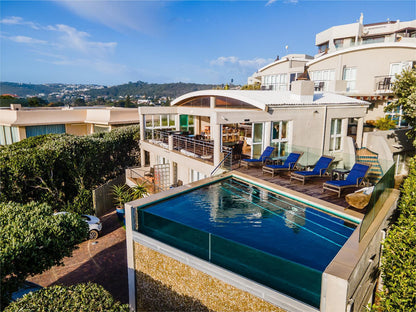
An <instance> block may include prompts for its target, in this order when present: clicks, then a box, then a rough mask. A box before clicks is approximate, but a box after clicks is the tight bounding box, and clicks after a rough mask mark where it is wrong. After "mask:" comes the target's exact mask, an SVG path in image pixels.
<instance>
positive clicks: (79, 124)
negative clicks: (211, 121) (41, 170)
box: [0, 104, 139, 145]
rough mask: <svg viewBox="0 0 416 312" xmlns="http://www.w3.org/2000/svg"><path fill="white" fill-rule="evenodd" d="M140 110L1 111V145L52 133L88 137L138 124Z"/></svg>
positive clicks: (13, 107) (14, 108) (16, 106)
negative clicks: (92, 134)
mask: <svg viewBox="0 0 416 312" xmlns="http://www.w3.org/2000/svg"><path fill="white" fill-rule="evenodd" d="M138 117H139V116H138V112H137V109H134V108H133V109H131V108H119V107H117V108H115V107H48V108H45V107H36V108H34V107H33V108H27V107H22V106H21V105H20V104H12V105H11V107H10V108H1V109H0V145H7V144H11V143H14V142H18V141H21V140H23V139H25V138H29V137H32V136H37V135H41V134H49V133H68V134H74V135H86V134H91V133H96V132H103V131H105V132H108V131H110V130H111V129H114V128H116V127H120V126H125V125H131V124H137V120H138Z"/></svg>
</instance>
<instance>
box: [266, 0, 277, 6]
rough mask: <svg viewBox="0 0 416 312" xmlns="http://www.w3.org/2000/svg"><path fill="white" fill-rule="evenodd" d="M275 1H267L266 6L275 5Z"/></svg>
mask: <svg viewBox="0 0 416 312" xmlns="http://www.w3.org/2000/svg"><path fill="white" fill-rule="evenodd" d="M276 1H277V0H269V1H267V3H266V6H269V5H271V4H273V3H275V2H276Z"/></svg>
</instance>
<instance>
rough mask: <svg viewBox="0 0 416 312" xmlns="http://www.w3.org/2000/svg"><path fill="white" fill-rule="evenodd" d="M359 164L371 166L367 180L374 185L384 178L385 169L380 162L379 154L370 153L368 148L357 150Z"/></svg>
mask: <svg viewBox="0 0 416 312" xmlns="http://www.w3.org/2000/svg"><path fill="white" fill-rule="evenodd" d="M357 162H362V163H366V164H369V165H371V168H370V170H369V172H368V174H367V178H368V180H369V181H370V182H371V183H372V184H376V183H377V182H378V181H379V180H380V179H381V178H382V177H383V174H384V173H383V168H382V167H381V165H380V162H379V160H378V154H377V153H374V152H373V151H370V150H369V149H368V148H367V147H362V148H360V149H358V150H357Z"/></svg>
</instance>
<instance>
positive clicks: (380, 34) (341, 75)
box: [248, 15, 416, 126]
mask: <svg viewBox="0 0 416 312" xmlns="http://www.w3.org/2000/svg"><path fill="white" fill-rule="evenodd" d="M363 20H364V17H363V15H361V17H360V19H359V21H358V22H356V23H352V24H347V25H339V26H334V27H331V28H329V29H326V30H324V31H322V32H320V33H318V34H317V35H316V39H315V45H316V46H317V48H318V53H317V54H316V55H315V56H314V57H310V56H307V55H294V54H291V55H287V56H285V57H283V58H282V60H279V61H275V62H273V63H271V64H269V65H267V66H265V67H263V68H261V69H259V70H258V71H257V72H256V73H255V74H253V75H252V76H251V77H250V78H249V79H248V82H249V84H254V83H255V82H258V83H261V86H262V88H263V89H269V88H272V89H275V88H278V89H279V90H290V88H291V83H292V82H293V81H294V79H295V77H296V76H297V75H299V74H300V73H302V72H303V70H304V69H305V68H307V70H308V74H309V77H310V79H311V80H312V81H314V82H315V90H316V91H326V92H335V93H338V94H343V95H347V96H351V97H355V98H358V99H362V100H366V101H369V102H371V103H372V105H371V106H370V108H369V110H368V113H367V115H366V117H365V120H366V121H367V120H376V119H377V118H380V117H383V116H384V114H385V113H384V110H383V109H384V107H385V105H387V104H388V103H389V102H390V101H392V100H393V93H392V89H391V87H392V83H393V82H394V80H395V75H396V74H399V73H401V72H402V70H403V69H406V68H410V67H413V66H415V65H416V20H413V21H405V22H402V21H399V20H397V21H386V22H381V23H373V24H364V22H363ZM277 82H278V83H277ZM391 115H392V118H393V119H395V120H397V122H398V125H399V126H401V125H404V120H402V118H401V112H400V109H399V110H397V111H395V112H392V113H391Z"/></svg>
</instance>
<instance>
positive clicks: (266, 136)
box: [263, 121, 272, 150]
mask: <svg viewBox="0 0 416 312" xmlns="http://www.w3.org/2000/svg"><path fill="white" fill-rule="evenodd" d="M271 135H272V123H271V122H270V121H266V122H265V123H264V133H263V150H264V149H265V148H266V147H267V146H269V145H270V141H271Z"/></svg>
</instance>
